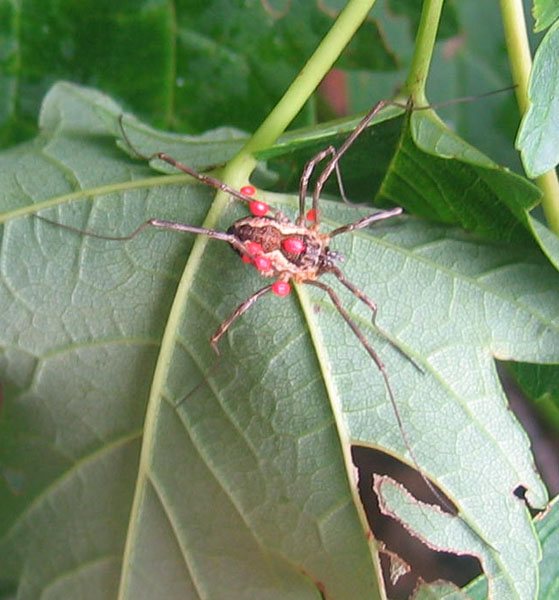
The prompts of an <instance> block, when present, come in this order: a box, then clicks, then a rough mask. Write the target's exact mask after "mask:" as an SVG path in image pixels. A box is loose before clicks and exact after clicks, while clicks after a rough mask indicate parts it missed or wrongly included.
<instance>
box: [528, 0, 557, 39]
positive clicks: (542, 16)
mask: <svg viewBox="0 0 559 600" xmlns="http://www.w3.org/2000/svg"><path fill="white" fill-rule="evenodd" d="M532 12H533V14H534V18H535V19H536V24H535V26H534V31H543V30H544V29H547V28H548V27H549V26H550V25H551V24H552V23H554V22H555V21H556V20H557V19H559V6H557V2H555V1H554V0H534V8H533V9H532Z"/></svg>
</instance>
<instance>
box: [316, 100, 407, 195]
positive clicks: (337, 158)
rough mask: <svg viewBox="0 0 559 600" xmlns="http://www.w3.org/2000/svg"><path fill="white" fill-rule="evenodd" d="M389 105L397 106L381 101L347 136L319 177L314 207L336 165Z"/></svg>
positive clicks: (387, 101)
mask: <svg viewBox="0 0 559 600" xmlns="http://www.w3.org/2000/svg"><path fill="white" fill-rule="evenodd" d="M389 104H395V103H394V102H391V101H389V100H381V101H380V102H378V103H377V104H375V106H373V108H372V109H371V110H370V111H369V112H368V113H367V114H366V115H365V117H364V118H363V119H362V120H361V122H360V123H359V125H357V127H356V128H355V129H354V130H353V131H352V132H351V133H350V134H349V135H348V136H347V138H346V139H345V141H344V143H343V144H342V145H341V146H340V147H339V148H338V149H337V150H336V153H335V154H334V156H333V157H332V159H331V160H330V161H329V162H328V164H327V165H326V167H324V171H322V173H321V174H320V175H319V176H318V179H317V180H316V183H315V186H314V191H313V206H315V205H318V201H319V199H320V194H321V192H322V188H323V187H324V184H325V183H326V181H327V180H328V178H329V177H330V175H331V174H332V171H333V170H334V169H336V165H337V164H338V163H339V161H340V158H341V157H342V156H343V155H344V154H345V152H346V151H347V149H348V148H349V147H350V146H351V145H352V144H353V142H354V141H355V139H356V138H357V137H359V136H360V135H361V134H362V133H363V131H364V130H365V129H366V127H367V125H368V124H369V123H370V122H371V121H372V120H373V118H374V116H375V115H376V114H377V113H378V112H379V111H380V110H381V109H383V108H384V107H385V106H387V105H389Z"/></svg>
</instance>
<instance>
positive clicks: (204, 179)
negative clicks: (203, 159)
mask: <svg viewBox="0 0 559 600" xmlns="http://www.w3.org/2000/svg"><path fill="white" fill-rule="evenodd" d="M122 117H123V115H120V117H119V125H120V130H121V131H122V136H123V138H124V141H125V142H126V143H127V144H128V146H129V147H130V149H131V150H132V152H134V154H136V156H138V157H139V158H141V159H142V160H145V161H146V162H149V161H150V160H153V159H154V158H158V159H159V160H162V161H164V162H166V163H167V164H169V165H171V166H173V167H175V169H179V171H182V172H183V173H186V174H187V175H190V176H191V177H194V179H197V180H198V181H200V182H201V183H204V184H206V185H209V186H210V187H213V188H215V189H216V190H221V191H222V192H225V193H226V194H229V195H230V196H233V197H235V198H237V199H238V200H241V201H242V202H244V203H245V204H250V203H251V202H253V201H254V198H251V197H250V196H247V195H246V194H243V193H242V192H239V191H238V190H236V189H235V188H232V187H231V186H229V185H227V184H226V183H224V182H223V181H220V180H219V179H216V178H215V177H212V176H211V175H205V174H204V173H198V171H195V170H194V169H193V168H192V167H189V166H188V165H185V164H184V163H181V162H179V161H178V160H176V159H174V158H173V157H172V156H169V155H168V154H166V153H165V152H156V153H155V154H153V155H151V156H145V155H144V154H142V153H141V152H139V151H138V150H137V149H136V148H135V147H134V145H133V144H132V142H131V141H130V139H129V138H128V135H127V133H126V131H125V130H124V124H123V121H122ZM271 210H272V211H273V214H274V218H276V219H278V220H279V221H285V220H286V217H285V215H284V214H283V213H282V212H281V211H280V210H278V209H275V208H274V209H271Z"/></svg>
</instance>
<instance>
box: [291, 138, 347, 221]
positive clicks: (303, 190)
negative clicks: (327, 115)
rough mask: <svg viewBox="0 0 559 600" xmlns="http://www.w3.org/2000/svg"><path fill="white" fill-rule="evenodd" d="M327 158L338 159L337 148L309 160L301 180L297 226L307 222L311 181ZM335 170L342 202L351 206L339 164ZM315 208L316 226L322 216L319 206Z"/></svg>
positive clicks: (328, 148) (330, 147) (327, 149)
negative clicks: (318, 166)
mask: <svg viewBox="0 0 559 600" xmlns="http://www.w3.org/2000/svg"><path fill="white" fill-rule="evenodd" d="M327 156H332V158H335V157H336V148H334V146H328V147H327V148H325V149H324V150H322V151H321V152H319V153H318V154H316V155H315V156H314V157H313V158H311V160H309V162H308V163H307V164H306V165H305V168H304V170H303V173H302V175H301V179H300V180H299V216H298V217H297V221H296V223H297V225H303V223H304V222H305V214H306V211H305V203H306V197H307V190H308V189H309V180H310V178H311V176H312V173H313V171H314V169H315V167H316V165H317V164H318V163H319V162H321V161H322V160H324V159H325V158H326V157H327ZM335 170H336V179H337V180H338V189H339V190H340V195H341V197H342V200H343V201H344V202H345V203H346V204H351V203H350V201H349V200H348V199H347V196H346V193H345V189H344V184H343V181H342V174H341V172H340V167H339V164H338V163H336V166H335ZM313 208H314V223H315V225H316V224H318V222H319V219H320V214H319V213H318V206H314V205H313Z"/></svg>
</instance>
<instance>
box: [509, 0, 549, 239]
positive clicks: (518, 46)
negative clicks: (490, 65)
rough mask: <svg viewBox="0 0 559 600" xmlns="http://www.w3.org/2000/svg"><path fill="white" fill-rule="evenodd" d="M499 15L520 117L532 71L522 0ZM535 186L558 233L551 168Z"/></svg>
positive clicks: (526, 107)
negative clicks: (540, 192)
mask: <svg viewBox="0 0 559 600" xmlns="http://www.w3.org/2000/svg"><path fill="white" fill-rule="evenodd" d="M501 14H502V17H503V27H504V29H505V39H506V43H507V52H508V55H509V62H510V67H511V72H512V78H513V82H514V83H515V84H516V88H515V93H516V102H517V104H518V109H519V110H520V113H521V114H522V115H523V114H524V113H525V112H526V110H527V109H528V106H529V103H530V101H529V98H528V85H529V82H530V71H531V70H532V55H531V52H530V44H529V42H528V34H527V33H526V31H527V30H526V20H525V18H524V7H523V5H522V0H501ZM535 181H536V185H537V186H538V187H539V188H540V190H541V191H542V194H543V197H542V208H543V212H544V215H545V218H546V221H547V224H548V225H549V228H550V229H551V230H552V231H554V232H555V233H557V234H559V182H558V180H557V173H556V172H555V169H552V170H550V171H548V172H547V173H544V174H543V175H540V176H539V177H538V178H536V180H535Z"/></svg>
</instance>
